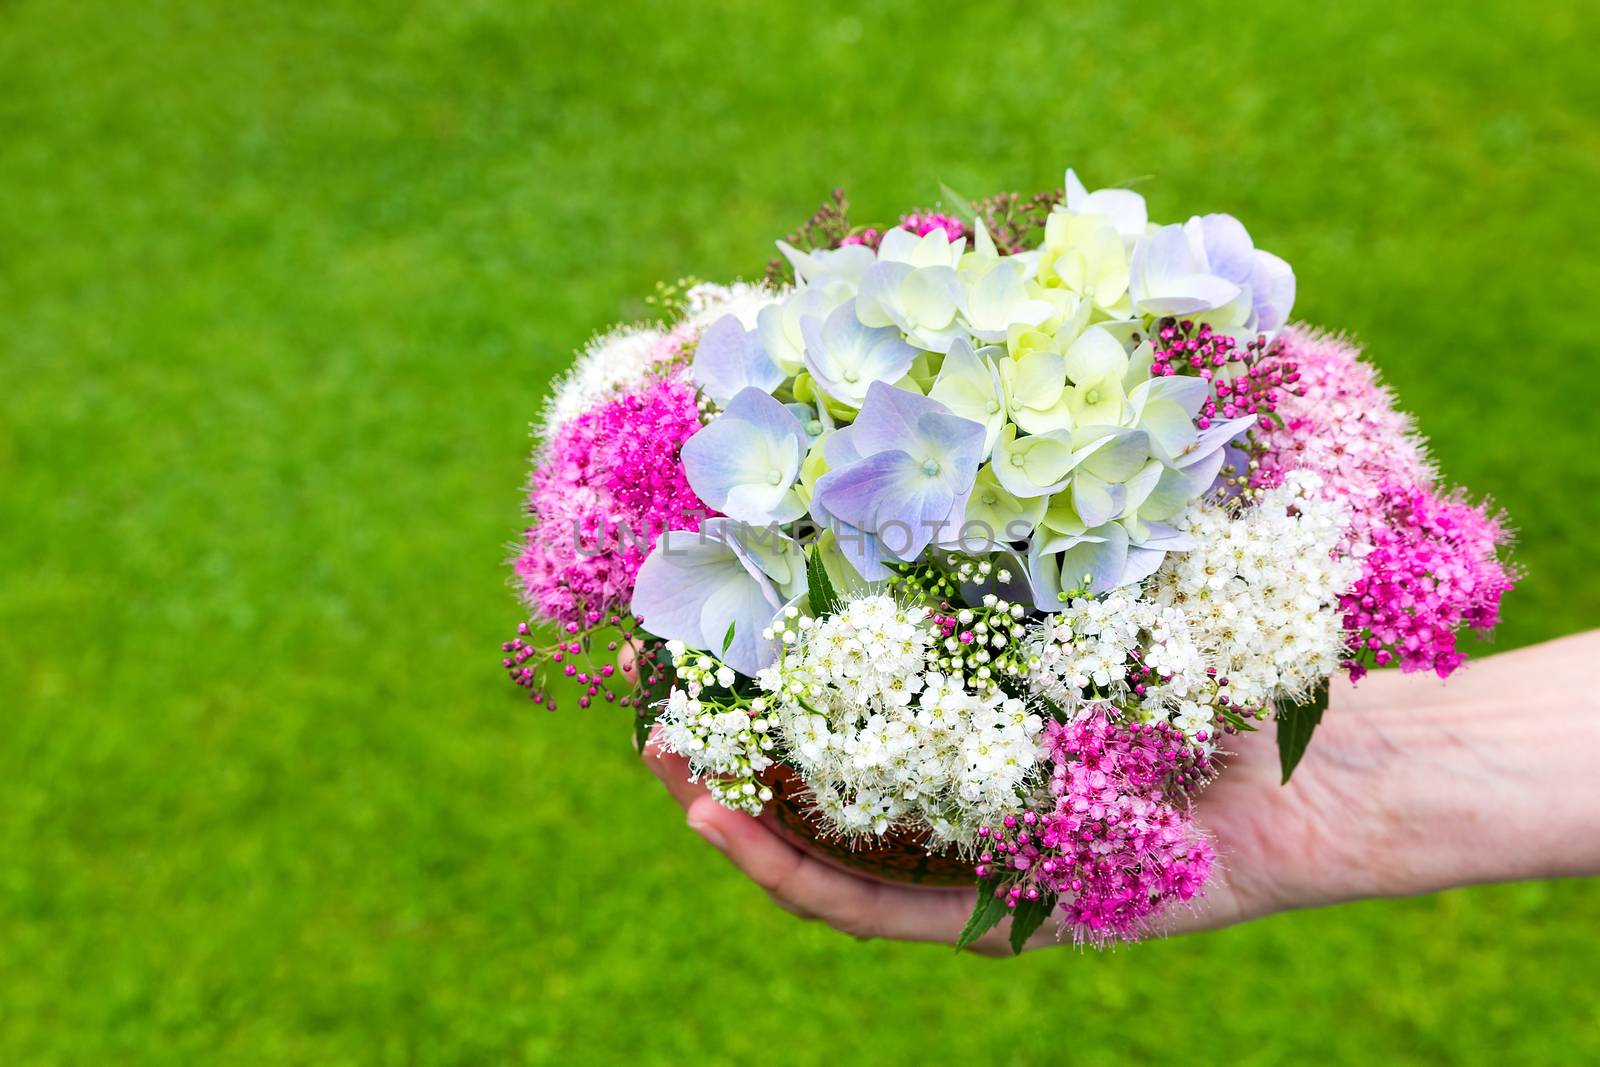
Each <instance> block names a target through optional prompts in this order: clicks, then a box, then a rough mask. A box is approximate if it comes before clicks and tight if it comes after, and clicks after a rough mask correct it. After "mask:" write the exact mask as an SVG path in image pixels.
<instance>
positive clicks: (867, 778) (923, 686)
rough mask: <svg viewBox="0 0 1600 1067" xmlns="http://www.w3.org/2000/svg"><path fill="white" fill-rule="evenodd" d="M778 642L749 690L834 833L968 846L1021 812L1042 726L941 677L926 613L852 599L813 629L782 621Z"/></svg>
mask: <svg viewBox="0 0 1600 1067" xmlns="http://www.w3.org/2000/svg"><path fill="white" fill-rule="evenodd" d="M776 633H777V636H778V637H779V640H780V644H781V647H782V650H783V651H782V655H781V656H780V658H779V660H778V663H777V664H776V665H774V666H773V667H771V668H768V669H767V670H764V671H762V672H761V673H760V675H758V677H757V681H758V683H759V684H760V685H761V687H762V688H763V689H765V690H767V691H768V692H770V693H772V694H773V708H772V713H773V716H774V718H775V719H776V721H777V725H778V727H779V728H780V730H781V732H782V735H783V737H784V740H785V743H786V745H787V753H786V757H787V759H788V760H789V761H790V762H792V763H793V764H794V765H795V766H796V767H797V768H799V770H800V771H801V773H802V775H803V776H804V777H805V779H806V781H807V782H808V783H809V784H810V786H811V788H812V790H813V791H814V793H815V802H816V805H817V808H818V810H819V811H820V812H821V813H822V815H823V816H824V817H825V818H826V819H827V820H828V821H829V822H830V823H831V824H832V825H833V826H834V827H835V828H836V829H837V830H838V831H839V832H840V833H841V834H844V835H846V836H851V835H863V834H882V833H885V832H887V831H888V830H890V829H891V828H893V827H895V826H897V825H907V824H910V825H916V826H926V827H929V828H931V830H932V832H933V834H934V836H935V837H936V838H937V839H939V840H943V841H968V840H971V839H972V837H973V835H974V834H975V833H976V831H977V828H978V826H979V825H981V824H982V823H985V822H990V821H993V820H995V819H998V818H1001V817H1003V816H1004V815H1005V814H1006V813H1007V812H1009V811H1014V810H1016V809H1017V808H1018V807H1019V806H1020V803H1021V801H1022V799H1023V792H1024V787H1025V785H1026V784H1027V782H1028V780H1029V778H1030V776H1031V774H1032V772H1033V769H1034V765H1035V763H1036V762H1037V761H1038V759H1039V757H1040V756H1041V755H1042V746H1041V744H1040V735H1041V734H1042V732H1043V730H1044V719H1043V718H1042V717H1041V716H1039V715H1038V714H1036V713H1035V712H1034V711H1032V710H1031V709H1030V708H1028V706H1027V705H1026V704H1025V703H1024V702H1023V701H1021V700H1018V699H1015V698H1013V697H1010V696H1007V695H1006V694H1005V693H1004V692H1003V691H1002V690H1000V689H998V688H996V687H995V686H993V685H992V684H989V683H985V682H981V681H978V680H976V679H971V680H969V678H968V677H967V676H966V675H964V674H961V673H947V672H944V671H941V670H940V669H939V668H938V663H937V661H938V659H939V657H940V655H941V652H940V645H941V642H940V633H939V631H938V630H937V629H936V627H935V625H934V623H933V620H932V619H931V617H930V615H929V613H928V612H927V611H926V609H924V608H921V607H906V606H903V605H900V604H898V603H896V602H895V600H894V599H893V598H891V597H888V596H884V595H868V596H860V597H857V598H854V599H851V600H849V601H847V602H846V603H845V604H844V605H843V606H842V607H841V609H840V611H839V612H838V613H837V614H834V615H829V616H826V617H824V618H823V619H821V620H816V619H811V618H809V617H806V616H799V617H794V616H786V617H785V618H784V619H782V620H780V627H779V629H778V630H777V632H776Z"/></svg>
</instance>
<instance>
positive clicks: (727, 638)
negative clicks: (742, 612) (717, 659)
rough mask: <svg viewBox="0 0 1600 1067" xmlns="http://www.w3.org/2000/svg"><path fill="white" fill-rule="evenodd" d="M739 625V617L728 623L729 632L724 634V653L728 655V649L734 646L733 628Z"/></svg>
mask: <svg viewBox="0 0 1600 1067" xmlns="http://www.w3.org/2000/svg"><path fill="white" fill-rule="evenodd" d="M737 625H739V622H738V620H737V619H735V620H734V621H733V622H730V623H729V624H728V632H727V633H725V634H723V635H722V654H723V655H724V656H726V655H727V654H728V649H730V648H732V647H733V628H734V627H735V626H737Z"/></svg>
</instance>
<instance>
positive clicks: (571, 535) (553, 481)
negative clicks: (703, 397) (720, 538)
mask: <svg viewBox="0 0 1600 1067" xmlns="http://www.w3.org/2000/svg"><path fill="white" fill-rule="evenodd" d="M699 429H700V414H699V410H698V407H697V403H696V395H695V389H694V386H692V385H690V384H688V383H686V382H681V381H676V380H672V379H665V378H662V379H654V380H651V381H649V382H647V383H646V384H644V385H643V386H641V387H639V388H637V389H636V390H634V391H632V392H629V393H625V394H623V395H621V396H619V397H617V398H616V399H613V400H610V401H607V402H606V403H604V404H601V405H599V406H598V407H595V408H593V409H592V410H590V411H587V412H585V413H584V414H582V415H580V416H579V417H577V418H575V419H573V420H572V421H571V422H569V423H567V424H565V425H563V426H562V427H561V428H560V430H558V431H557V432H556V434H555V436H554V437H553V438H552V439H551V440H550V441H549V442H548V444H547V446H546V449H545V451H544V453H543V455H542V457H541V461H540V462H539V464H538V466H537V467H536V468H535V469H534V472H533V478H532V481H531V484H530V486H529V490H528V512H529V514H530V515H531V516H532V518H533V522H532V524H531V525H530V526H529V527H528V529H527V531H526V533H525V534H524V537H523V544H522V551H521V553H520V555H519V556H518V557H517V562H516V571H517V575H518V576H519V578H520V579H521V581H522V586H523V595H524V599H526V601H527V602H528V605H529V606H530V607H531V608H532V609H533V610H534V611H535V612H536V613H537V614H538V615H540V616H542V617H545V618H549V619H553V620H555V621H557V622H561V623H564V624H567V625H568V627H569V628H571V627H582V628H587V627H590V626H594V625H596V624H598V623H599V622H600V621H601V620H602V619H603V618H605V617H606V616H608V615H611V614H613V613H626V612H627V609H628V602H629V599H630V598H631V597H632V595H633V585H634V577H635V576H636V575H637V574H638V573H639V565H640V564H641V563H643V562H644V558H645V556H647V555H649V553H650V550H651V549H652V548H654V547H655V542H656V539H657V538H658V537H660V535H661V534H662V533H664V532H665V531H667V530H697V529H699V528H700V520H701V519H702V518H704V517H705V516H706V515H708V514H714V513H713V512H711V511H710V510H709V509H708V508H707V507H706V506H705V504H704V503H702V502H701V500H700V498H699V497H698V496H696V495H695V493H694V490H692V489H690V488H689V482H688V479H687V478H686V477H685V476H684V471H683V464H682V463H681V462H679V459H678V450H679V449H680V448H681V447H682V445H683V443H684V442H685V441H687V440H688V439H689V437H690V436H691V435H693V434H694V433H695V432H696V431H698V430H699ZM572 632H576V631H575V630H573V631H572Z"/></svg>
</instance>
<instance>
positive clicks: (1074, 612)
mask: <svg viewBox="0 0 1600 1067" xmlns="http://www.w3.org/2000/svg"><path fill="white" fill-rule="evenodd" d="M1028 649H1029V652H1030V653H1031V659H1030V664H1031V666H1032V675H1031V681H1032V683H1033V685H1034V686H1035V687H1036V688H1037V689H1038V690H1039V691H1040V692H1041V693H1043V694H1044V695H1045V696H1046V697H1048V698H1049V699H1050V700H1052V701H1054V702H1055V703H1056V704H1057V706H1059V707H1060V708H1061V710H1062V711H1063V712H1064V713H1066V714H1067V715H1068V716H1074V715H1077V714H1078V713H1080V712H1081V711H1083V710H1084V708H1085V707H1086V706H1088V705H1090V704H1095V703H1111V704H1114V705H1116V706H1117V707H1120V708H1123V709H1125V710H1126V711H1128V712H1129V713H1130V714H1132V715H1134V716H1135V717H1137V718H1139V719H1140V720H1142V721H1145V722H1152V721H1155V720H1156V719H1165V720H1167V721H1169V722H1171V723H1172V724H1173V725H1174V726H1176V727H1177V728H1178V729H1180V730H1182V731H1183V732H1184V733H1185V734H1186V735H1188V736H1189V737H1190V738H1191V739H1192V740H1194V741H1196V742H1197V743H1199V744H1201V745H1203V746H1210V745H1211V744H1213V742H1214V739H1215V733H1216V729H1215V726H1214V723H1213V719H1214V717H1215V710H1216V703H1217V698H1218V696H1219V691H1218V686H1217V683H1216V678H1217V672H1216V670H1215V669H1214V665H1213V663H1212V661H1211V659H1210V657H1209V656H1207V655H1206V654H1205V652H1204V651H1203V650H1202V648H1201V647H1200V645H1199V644H1198V643H1197V642H1196V640H1195V635H1194V634H1193V632H1192V631H1191V630H1190V628H1189V625H1188V622H1187V620H1186V619H1185V618H1184V616H1183V613H1182V612H1180V611H1178V610H1177V609H1175V608H1173V607H1170V606H1162V605H1159V604H1155V603H1152V602H1151V601H1149V600H1148V599H1146V598H1145V597H1144V596H1143V595H1142V594H1141V591H1140V590H1139V589H1137V588H1129V589H1123V590H1118V591H1116V592H1114V593H1111V594H1108V595H1106V596H1104V597H1100V598H1091V597H1076V598H1074V599H1072V600H1071V601H1069V602H1068V603H1067V604H1066V605H1065V606H1064V607H1063V608H1062V609H1061V611H1059V612H1057V613H1056V614H1055V615H1052V616H1050V617H1049V618H1047V619H1045V620H1043V621H1042V622H1041V623H1039V624H1038V625H1037V626H1036V627H1035V628H1034V631H1033V633H1032V634H1031V635H1030V638H1029V641H1028Z"/></svg>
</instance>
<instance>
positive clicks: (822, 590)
mask: <svg viewBox="0 0 1600 1067" xmlns="http://www.w3.org/2000/svg"><path fill="white" fill-rule="evenodd" d="M820 552H821V550H820V549H818V548H817V547H815V546H813V547H812V549H811V555H810V558H809V559H807V560H806V590H807V592H808V593H809V594H810V600H811V611H812V613H813V614H814V615H816V616H817V617H818V618H821V617H822V616H824V615H833V614H836V613H837V612H838V611H839V608H840V607H841V606H842V605H843V601H841V600H840V599H839V591H838V590H837V589H835V588H834V587H833V579H832V578H829V577H828V569H827V568H826V567H824V566H823V565H822V556H821V554H820Z"/></svg>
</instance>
